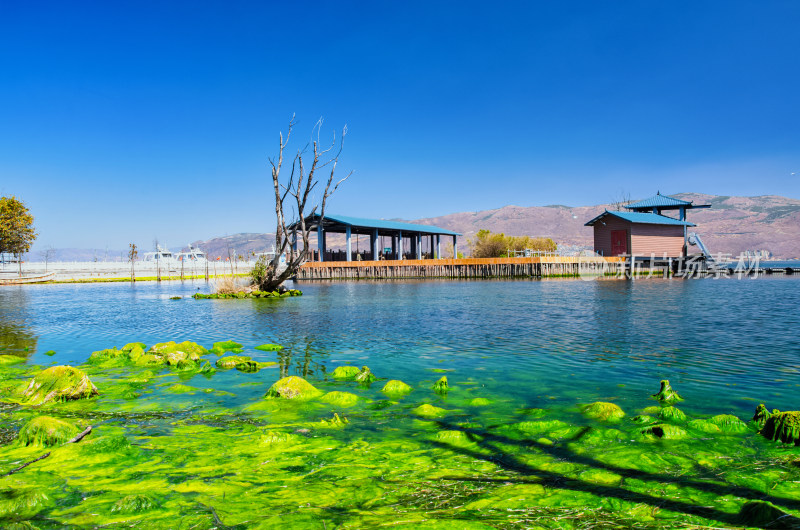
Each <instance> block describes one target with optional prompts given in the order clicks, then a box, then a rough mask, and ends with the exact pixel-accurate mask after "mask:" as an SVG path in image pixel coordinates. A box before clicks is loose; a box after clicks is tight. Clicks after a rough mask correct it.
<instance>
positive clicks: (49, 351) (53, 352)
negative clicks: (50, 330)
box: [44, 350, 56, 357]
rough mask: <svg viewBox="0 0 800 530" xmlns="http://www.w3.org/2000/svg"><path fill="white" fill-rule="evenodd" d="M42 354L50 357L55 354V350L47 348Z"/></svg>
mask: <svg viewBox="0 0 800 530" xmlns="http://www.w3.org/2000/svg"><path fill="white" fill-rule="evenodd" d="M44 354H45V355H47V356H48V357H52V356H53V355H55V354H56V351H55V350H47V351H46V352H44Z"/></svg>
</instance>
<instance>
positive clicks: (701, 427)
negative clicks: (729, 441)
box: [686, 420, 722, 434]
mask: <svg viewBox="0 0 800 530" xmlns="http://www.w3.org/2000/svg"><path fill="white" fill-rule="evenodd" d="M686 425H687V427H689V428H690V429H694V430H696V431H700V432H704V433H706V434H721V433H722V429H720V428H719V426H718V425H715V424H713V423H711V422H710V421H708V420H691V421H690V422H689V423H687V424H686Z"/></svg>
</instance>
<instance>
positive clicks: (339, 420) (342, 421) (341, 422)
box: [320, 413, 350, 429]
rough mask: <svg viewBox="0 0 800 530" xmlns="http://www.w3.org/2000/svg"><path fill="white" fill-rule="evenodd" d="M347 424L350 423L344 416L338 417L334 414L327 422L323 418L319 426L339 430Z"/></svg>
mask: <svg viewBox="0 0 800 530" xmlns="http://www.w3.org/2000/svg"><path fill="white" fill-rule="evenodd" d="M348 423H350V421H349V420H348V419H347V418H345V417H344V416H339V414H338V413H334V414H333V417H332V418H331V419H329V420H326V419H324V418H323V419H322V420H321V421H320V424H321V425H320V426H321V427H325V428H333V429H341V428H342V427H344V426H345V425H347V424H348Z"/></svg>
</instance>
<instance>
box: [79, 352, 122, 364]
mask: <svg viewBox="0 0 800 530" xmlns="http://www.w3.org/2000/svg"><path fill="white" fill-rule="evenodd" d="M127 358H128V352H127V351H124V350H118V349H116V348H106V349H105V350H98V351H96V352H92V354H91V355H90V356H89V359H88V360H87V361H86V362H88V363H89V364H99V363H103V362H106V361H112V360H115V359H127Z"/></svg>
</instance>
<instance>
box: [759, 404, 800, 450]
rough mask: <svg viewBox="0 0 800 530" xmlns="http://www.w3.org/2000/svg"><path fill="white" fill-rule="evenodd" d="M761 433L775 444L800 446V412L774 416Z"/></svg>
mask: <svg viewBox="0 0 800 530" xmlns="http://www.w3.org/2000/svg"><path fill="white" fill-rule="evenodd" d="M759 433H760V434H761V435H762V436H764V437H765V438H767V439H769V440H772V441H773V442H774V441H776V440H780V441H781V442H783V443H785V444H792V443H793V444H795V445H800V412H796V411H795V412H779V413H777V414H772V415H771V416H770V417H769V418H767V421H766V422H765V423H764V427H763V428H762V429H761V430H760V431H759Z"/></svg>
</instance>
